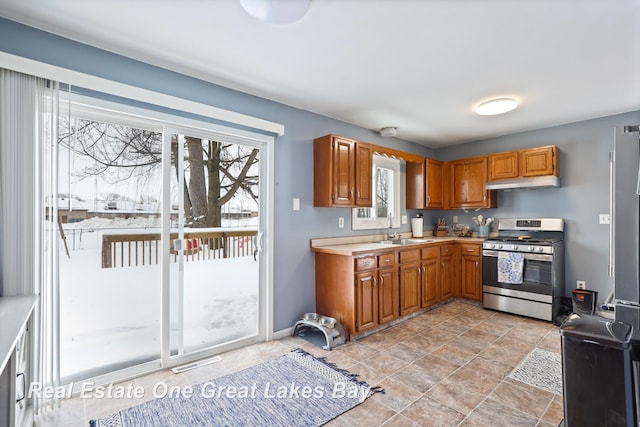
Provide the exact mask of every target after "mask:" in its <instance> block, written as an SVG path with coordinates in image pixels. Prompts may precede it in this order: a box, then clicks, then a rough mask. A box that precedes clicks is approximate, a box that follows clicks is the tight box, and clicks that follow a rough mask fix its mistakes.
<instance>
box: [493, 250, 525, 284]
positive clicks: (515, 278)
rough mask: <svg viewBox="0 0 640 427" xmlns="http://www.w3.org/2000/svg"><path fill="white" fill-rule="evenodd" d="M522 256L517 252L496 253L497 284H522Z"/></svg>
mask: <svg viewBox="0 0 640 427" xmlns="http://www.w3.org/2000/svg"><path fill="white" fill-rule="evenodd" d="M523 269H524V254H522V253H519V252H503V251H500V252H498V282H500V283H511V284H514V285H520V284H522V271H523Z"/></svg>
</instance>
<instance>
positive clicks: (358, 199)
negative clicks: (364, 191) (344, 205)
mask: <svg viewBox="0 0 640 427" xmlns="http://www.w3.org/2000/svg"><path fill="white" fill-rule="evenodd" d="M358 200H360V192H359V191H358Z"/></svg>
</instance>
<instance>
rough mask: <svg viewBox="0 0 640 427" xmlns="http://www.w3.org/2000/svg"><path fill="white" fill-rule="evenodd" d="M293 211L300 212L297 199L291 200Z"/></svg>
mask: <svg viewBox="0 0 640 427" xmlns="http://www.w3.org/2000/svg"><path fill="white" fill-rule="evenodd" d="M293 210H294V211H299V210H300V199H299V198H297V197H294V198H293Z"/></svg>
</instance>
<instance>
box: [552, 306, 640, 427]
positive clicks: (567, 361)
mask: <svg viewBox="0 0 640 427" xmlns="http://www.w3.org/2000/svg"><path fill="white" fill-rule="evenodd" d="M632 331H633V328H632V327H631V325H629V324H626V323H622V322H615V321H613V320H609V319H605V318H603V317H598V316H590V315H579V314H572V315H571V316H569V317H568V318H567V319H566V320H565V322H564V323H563V324H562V326H561V327H560V336H561V341H562V388H563V398H564V426H565V427H591V426H593V427H601V426H608V427H615V426H620V427H628V426H637V417H636V409H635V399H634V392H633V375H632V374H633V366H632V362H631V343H630V340H631V334H632Z"/></svg>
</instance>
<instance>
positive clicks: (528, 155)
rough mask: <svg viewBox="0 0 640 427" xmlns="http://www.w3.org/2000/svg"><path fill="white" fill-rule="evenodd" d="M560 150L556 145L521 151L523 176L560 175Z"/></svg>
mask: <svg viewBox="0 0 640 427" xmlns="http://www.w3.org/2000/svg"><path fill="white" fill-rule="evenodd" d="M557 163H558V148H557V147H556V146H555V145H549V146H547V147H538V148H530V149H528V150H522V151H520V164H521V166H520V170H521V172H520V173H521V175H522V176H543V175H558V164H557Z"/></svg>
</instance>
